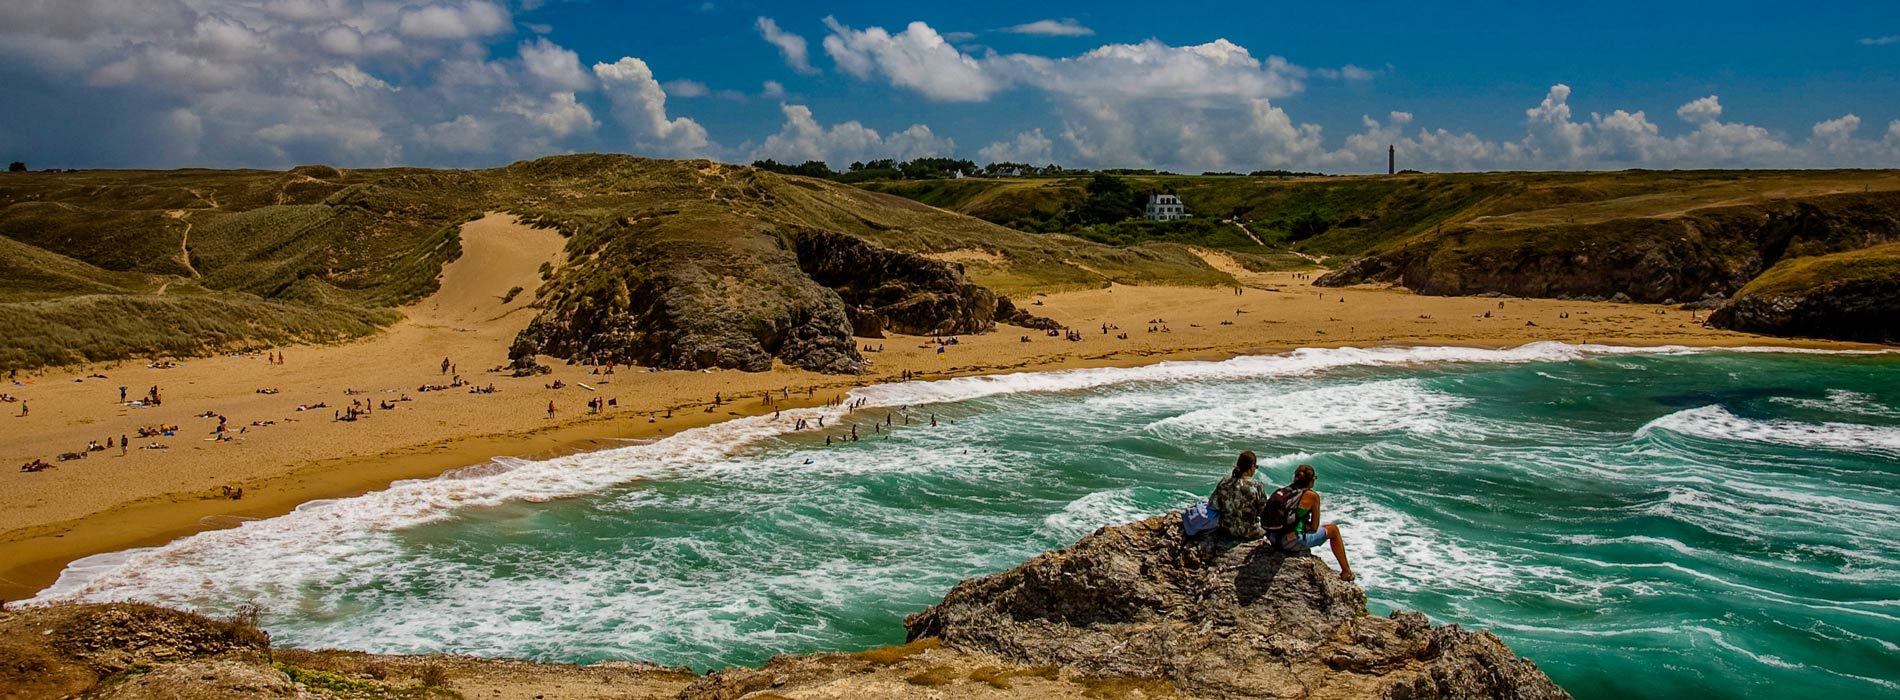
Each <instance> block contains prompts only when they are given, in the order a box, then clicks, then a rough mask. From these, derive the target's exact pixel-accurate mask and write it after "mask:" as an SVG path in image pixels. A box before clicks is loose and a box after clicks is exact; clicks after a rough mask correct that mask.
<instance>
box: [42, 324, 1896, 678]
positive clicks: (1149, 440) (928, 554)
mask: <svg viewBox="0 0 1900 700" xmlns="http://www.w3.org/2000/svg"><path fill="white" fill-rule="evenodd" d="M857 396H859V397H861V398H863V399H864V400H865V402H866V403H868V404H869V406H868V407H866V408H864V409H860V410H858V411H855V412H852V413H850V414H845V413H843V412H842V411H838V410H825V409H811V410H808V411H804V412H801V413H799V414H798V416H804V417H816V416H817V415H819V414H821V413H823V414H824V415H826V421H827V426H829V427H830V430H828V431H827V432H828V433H829V434H831V435H832V436H834V437H836V436H838V435H840V434H841V433H842V432H843V430H844V428H843V426H848V425H850V424H852V423H857V424H858V429H859V430H858V432H859V434H860V435H861V436H862V437H863V439H862V440H861V441H859V442H855V443H849V444H843V445H840V446H834V447H826V446H825V445H824V435H825V433H821V432H818V431H804V432H795V431H791V430H789V428H790V423H791V422H792V421H793V420H794V418H795V417H798V416H794V415H792V414H791V413H788V414H786V415H785V416H784V417H782V418H781V419H780V420H779V421H776V422H775V421H773V420H772V419H770V418H758V419H744V420H738V421H733V422H730V423H726V424H721V425H718V426H713V427H710V428H706V429H701V430H696V431H691V432H688V433H683V434H681V435H679V436H675V437H673V438H669V439H666V440H662V441H659V442H655V443H651V444H629V445H628V446H626V447H623V448H617V449H613V450H607V451H602V452H596V453H590V454H584V455H575V456H572V457H566V458H561V459H556V460H550V461H545V462H522V461H507V460H503V461H497V462H496V463H494V464H489V465H483V466H479V467H472V468H470V469H466V470H462V471H461V472H458V473H455V474H452V475H450V476H447V477H444V478H440V479H434V480H427V481H413V482H404V483H401V484H397V485H395V486H393V487H391V488H390V489H389V490H387V491H383V492H378V493H373V494H369V495H366V496H362V497H358V498H352V499H345V500H336V501H325V502H318V503H313V504H309V505H306V506H305V507H303V508H302V509H300V510H298V511H297V512H295V513H292V514H290V515H287V516H284V517H281V518H275V519H271V520H263V521H256V522H251V523H247V524H245V525H244V526H242V527H238V528H234V529H228V530H220V531H215V532H208V533H204V534H200V535H197V536H194V537H190V538H186V539H183V540H180V541H177V542H174V543H172V544H170V545H166V546H164V547H159V548H153V549H146V550H138V551H133V552H124V553H117V554H111V555H102V556H99V557H94V558H91V559H88V560H85V561H82V562H80V563H78V564H76V565H75V566H74V567H73V568H72V569H70V570H69V571H68V573H67V575H66V576H65V577H64V578H63V579H62V580H61V582H60V583H59V584H57V585H56V586H54V587H53V588H51V589H48V591H47V592H45V593H43V594H42V597H43V598H67V599H93V600H101V599H123V598H137V599H142V600H148V601H154V602H161V603H168V604H175V605H184V606H192V607H196V608H199V609H202V610H206V611H213V612H215V611H220V610H226V609H229V608H231V607H232V606H234V605H236V604H238V603H241V602H246V601H255V602H258V603H261V604H263V605H264V606H265V607H266V609H267V610H268V614H267V616H266V626H267V627H268V628H269V629H270V631H271V632H272V633H273V634H274V635H275V637H276V639H277V641H278V643H280V644H285V645H292V646H304V647H342V648H353V649H365V650H372V651H382V652H428V651H447V652H456V653H467V654H478V655H492V656H509V657H525V658H531V659H539V660H550V661H574V662H591V661H596V660H601V659H647V660H652V661H657V662H661V663H666V664H687V665H691V666H693V667H696V668H705V667H711V666H722V665H727V664H758V663H761V662H763V661H764V660H765V659H767V658H768V657H770V656H771V655H773V654H779V653H796V652H807V651H821V650H853V649H861V648H868V647H874V646H881V645H886V644H893V643H898V642H901V641H903V637H904V632H903V627H902V619H903V617H904V616H905V615H907V614H910V613H914V612H916V611H918V610H921V609H923V608H924V607H926V606H928V605H930V604H931V603H934V602H936V601H937V600H938V599H939V598H940V597H941V596H942V595H943V593H944V592H945V591H946V590H947V589H948V588H949V587H950V586H951V585H952V584H954V583H955V582H957V581H958V580H961V579H964V578H967V577H971V576H977V575H981V574H985V573H990V572H995V571H999V570H1003V569H1006V568H1009V567H1011V566H1014V565H1015V564H1017V563H1019V562H1020V561H1022V560H1024V559H1026V558H1028V557H1030V556H1033V555H1034V554H1036V553H1038V552H1040V551H1043V550H1045V549H1049V548H1055V547H1060V546H1064V545H1066V544H1068V543H1070V542H1072V541H1074V540H1075V539H1076V538H1078V537H1080V536H1082V535H1084V534H1086V533H1088V532H1090V531H1092V530H1094V529H1095V528H1097V527H1100V526H1102V525H1107V524H1112V523H1119V522H1125V521H1128V520H1132V519H1135V518H1140V517H1144V516H1148V515H1154V514H1159V513H1164V512H1166V511H1168V510H1170V509H1175V508H1179V507H1180V506H1182V505H1184V504H1187V503H1190V502H1192V501H1194V500H1197V499H1199V498H1201V497H1203V496H1205V495H1206V493H1207V492H1208V491H1209V490H1210V489H1211V488H1212V487H1213V485H1214V483H1215V481H1216V480H1218V479H1219V478H1220V477H1221V476H1222V475H1223V474H1224V473H1225V472H1226V471H1227V469H1228V467H1229V466H1231V465H1232V463H1233V459H1234V455H1235V453H1237V452H1239V451H1240V450H1243V449H1251V450H1254V451H1255V452H1257V453H1259V455H1260V460H1261V464H1262V467H1263V469H1262V474H1263V478H1264V479H1265V480H1266V481H1269V482H1280V481H1284V480H1285V479H1286V478H1287V477H1288V476H1289V474H1290V472H1291V470H1292V467H1293V466H1294V465H1297V464H1299V463H1302V462H1304V463H1310V464H1312V465H1314V466H1315V467H1316V468H1317V470H1318V472H1319V476H1320V480H1319V484H1318V487H1319V489H1320V490H1321V491H1322V492H1323V493H1324V494H1325V495H1326V501H1325V503H1326V508H1325V515H1326V518H1327V519H1328V520H1332V521H1336V522H1338V523H1339V524H1340V525H1341V527H1342V529H1343V530H1344V532H1345V535H1346V538H1347V544H1348V548H1349V553H1350V555H1351V557H1352V560H1353V562H1352V563H1353V567H1354V568H1355V569H1356V570H1357V571H1358V573H1359V575H1360V581H1361V583H1362V584H1363V585H1364V586H1365V589H1366V593H1367V596H1368V598H1369V599H1370V600H1371V602H1372V603H1371V604H1372V607H1373V609H1374V612H1375V613H1379V614H1383V613H1384V612H1386V611H1388V610H1391V609H1394V608H1409V609H1416V610H1420V611H1423V612H1425V613H1426V614H1428V615H1429V616H1431V618H1432V620H1433V621H1434V622H1438V623H1449V622H1455V623H1459V624H1462V625H1465V626H1468V627H1474V628H1483V629H1489V630H1492V631H1493V632H1495V633H1496V634H1497V635H1498V636H1499V637H1501V638H1503V639H1504V640H1505V641H1506V642H1507V643H1509V644H1510V645H1511V646H1512V648H1513V649H1515V650H1516V651H1517V652H1518V653H1519V654H1522V655H1524V656H1528V657H1530V658H1532V659H1534V660H1535V661H1537V662H1538V664H1539V665H1540V666H1542V667H1543V668H1544V669H1546V670H1547V671H1548V672H1549V673H1550V675H1551V676H1552V677H1553V678H1555V679H1556V680H1557V682H1558V683H1560V684H1561V685H1563V686H1564V687H1565V688H1567V689H1569V690H1570V691H1571V692H1572V693H1574V694H1575V695H1577V696H1578V697H1580V698H1623V697H1653V698H1665V697H1678V696H1684V695H1689V694H1698V695H1705V696H1709V697H1770V696H1772V697H1777V698H1830V699H1831V698H1839V697H1900V355H1888V354H1864V355H1862V354H1824V353H1785V352H1744V351H1699V352H1698V351H1687V350H1668V349H1648V350H1638V349H1629V348H1609V347H1594V346H1572V345H1561V344H1553V343H1544V344H1535V345H1530V346H1525V347H1522V348H1517V349H1512V350H1495V351H1494V350H1474V349H1465V348H1390V349H1373V350H1353V349H1341V350H1304V351H1298V352H1294V353H1289V354H1285V355H1274V356H1261V357H1243V358H1237V359H1234V360H1229V361H1225V362H1207V363H1197V362H1181V363H1165V364H1162V365H1156V366H1150V367H1141V368H1130V369H1102V370H1079V371H1070V372H1057V373H1042V374H1019V375H1008V376H1002V377H994V378H971V379H959V380H949V381H941V382H929V383H907V384H895V385H885V386H879V387H872V388H868V389H864V390H860V391H859V392H858V393H857ZM933 415H934V416H935V417H936V419H937V421H938V425H937V426H936V427H934V428H933V427H931V426H930V425H929V421H930V418H931V416H933ZM886 416H889V420H890V421H891V427H890V428H888V429H882V428H880V429H877V430H874V429H873V428H872V425H871V424H872V423H873V422H880V423H881V422H882V421H884V420H885V419H886ZM1328 559H1329V563H1330V556H1328Z"/></svg>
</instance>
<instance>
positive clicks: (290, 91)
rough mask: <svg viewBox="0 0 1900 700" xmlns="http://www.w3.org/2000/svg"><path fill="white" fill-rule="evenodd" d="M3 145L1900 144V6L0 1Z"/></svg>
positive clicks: (1303, 165) (933, 149)
mask: <svg viewBox="0 0 1900 700" xmlns="http://www.w3.org/2000/svg"><path fill="white" fill-rule="evenodd" d="M0 89H3V90H4V93H0V94H4V97H0V158H3V159H6V160H9V161H12V160H20V161H24V162H26V163H27V164H28V165H29V166H30V167H33V168H35V169H38V168H49V167H52V168H72V167H128V168H177V167H260V168H285V167H289V166H293V165H298V164H306V163H326V164H332V165H339V166H343V167H378V166H391V165H416V166H441V167H487V166H496V165H503V164H506V163H509V162H513V161H516V160H521V159H527V158H535V157H540V156H545V155H551V154H558V153H574V152H619V153H632V154H635V155H641V156H650V157H663V158H711V159H715V160H722V161H728V162H741V163H743V162H750V161H752V160H755V159H759V158H773V159H776V160H779V161H786V162H802V161H806V160H823V161H826V162H828V163H829V164H831V165H832V166H833V167H835V168H843V167H845V166H847V165H848V164H850V163H852V162H854V161H866V160H874V159H879V158H896V159H908V158H914V157H919V156H947V157H956V158H968V159H971V160H974V161H976V162H978V163H988V162H996V161H1010V162H1028V163H1035V164H1047V163H1052V162H1053V163H1059V164H1062V165H1065V166H1069V167H1087V168H1114V167H1122V168H1159V169H1165V170H1170V171H1174V172H1188V173H1195V172H1202V171H1241V172H1245V171H1251V170H1257V169H1285V170H1310V171H1321V172H1328V173H1364V172H1382V171H1383V170H1384V168H1385V164H1386V163H1385V161H1386V149H1387V147H1388V146H1392V147H1395V148H1396V149H1397V153H1398V161H1399V167H1401V168H1411V169H1417V170H1425V171H1470V170H1576V169H1623V168H1655V169H1671V168H1708V167H1717V168H1784V167H1788V168H1825V167H1882V168H1890V167H1900V3H1896V2H1891V1H1888V2H1866V3H1856V2H1835V3H1814V4H1805V3H1804V4H1796V3H1785V2H1783V3H1756V2H1746V1H1732V2H1720V3H1705V2H1669V3H1656V2H1644V3H1619V2H1589V3H1582V2H1578V3H1564V4H1558V3H1541V2H1540V3H1523V2H1508V3H1507V2H1497V3H1490V2H1475V1H1467V2H1447V3H1425V2H1407V3H1379V2H1367V3H1297V4H1296V3H1271V2H1258V1H1255V2H1219V3H1217V2H1194V1H1192V0H1178V1H1176V2H1168V3H1154V2H1123V1H1119V0H1098V1H1096V2H1087V3H1027V2H1020V1H1018V2H997V1H993V0H958V1H957V2H933V3H896V2H888V1H886V2H875V3H873V2H829V3H798V2H747V1H740V0H699V1H693V2H631V1H623V2H612V1H608V0H593V1H587V0H0Z"/></svg>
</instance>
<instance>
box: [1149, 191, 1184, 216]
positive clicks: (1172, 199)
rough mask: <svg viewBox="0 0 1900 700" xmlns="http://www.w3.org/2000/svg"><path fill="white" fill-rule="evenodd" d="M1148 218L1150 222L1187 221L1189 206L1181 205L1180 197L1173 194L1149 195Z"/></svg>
mask: <svg viewBox="0 0 1900 700" xmlns="http://www.w3.org/2000/svg"><path fill="white" fill-rule="evenodd" d="M1147 217H1148V220H1149V221H1174V220H1176V219H1185V218H1187V217H1188V214H1187V205H1185V204H1182V203H1181V198H1180V197H1176V196H1174V195H1171V194H1151V195H1148V211H1147Z"/></svg>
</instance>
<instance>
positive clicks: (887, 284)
mask: <svg viewBox="0 0 1900 700" xmlns="http://www.w3.org/2000/svg"><path fill="white" fill-rule="evenodd" d="M791 241H792V249H793V250H794V251H795V252H796V253H797V256H798V265H799V267H800V268H801V269H803V270H804V271H805V274H807V275H810V276H811V279H812V281H814V282H817V283H818V284H820V285H823V286H825V287H827V288H830V289H831V290H832V291H834V292H836V293H837V294H838V297H839V298H840V299H842V300H843V301H844V304H845V313H846V314H847V315H848V316H849V317H850V319H851V326H852V329H853V331H854V332H855V333H856V334H857V335H859V336H860V337H865V338H882V337H884V333H885V332H894V333H902V334H905V335H962V334H968V333H987V332H989V331H992V330H995V329H996V324H997V322H999V321H1001V322H1014V323H1018V324H1019V325H1030V324H1033V323H1034V321H1033V320H1032V319H1033V318H1034V317H1029V316H1028V315H1027V314H1023V313H1021V312H1019V311H1017V309H1016V307H1015V306H1014V305H1012V304H1010V303H1009V300H1008V299H1007V298H1004V297H1001V296H998V295H997V294H995V293H993V292H991V291H990V290H988V289H984V288H982V287H980V286H977V285H976V284H974V283H972V282H970V281H969V279H968V278H965V277H964V276H963V266H962V265H958V264H956V263H949V262H943V261H939V260H932V259H930V258H927V257H924V256H922V255H915V254H912V253H904V252H900V251H896V250H891V249H889V248H885V247H883V246H880V245H877V244H875V243H872V242H870V241H866V240H863V239H861V238H856V237H853V236H847V235H844V234H841V233H830V232H825V231H808V232H800V233H797V234H794V235H792V236H791Z"/></svg>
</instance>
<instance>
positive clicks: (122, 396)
mask: <svg viewBox="0 0 1900 700" xmlns="http://www.w3.org/2000/svg"><path fill="white" fill-rule="evenodd" d="M119 403H125V387H119Z"/></svg>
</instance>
